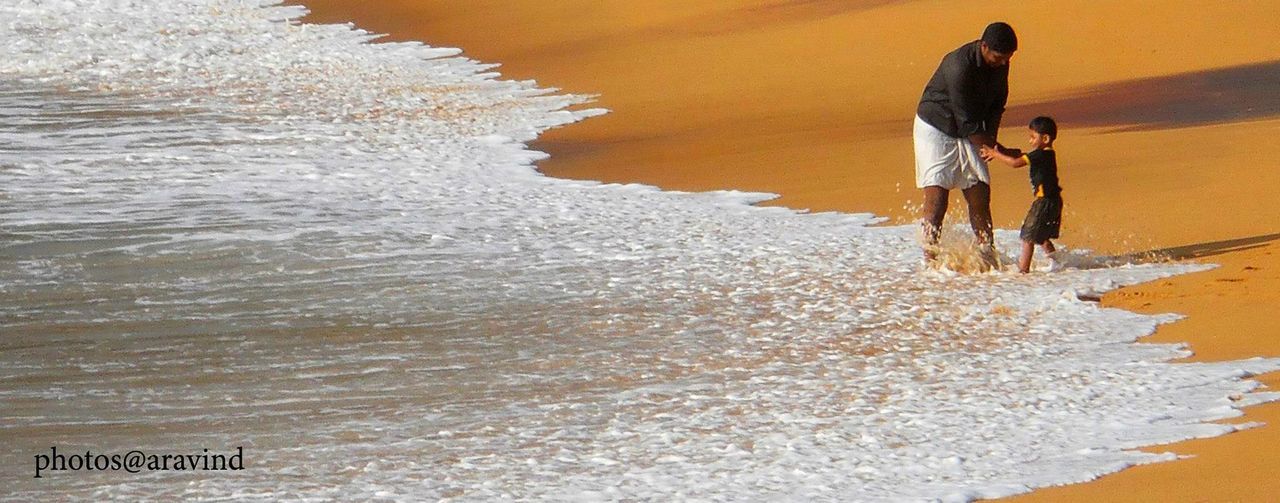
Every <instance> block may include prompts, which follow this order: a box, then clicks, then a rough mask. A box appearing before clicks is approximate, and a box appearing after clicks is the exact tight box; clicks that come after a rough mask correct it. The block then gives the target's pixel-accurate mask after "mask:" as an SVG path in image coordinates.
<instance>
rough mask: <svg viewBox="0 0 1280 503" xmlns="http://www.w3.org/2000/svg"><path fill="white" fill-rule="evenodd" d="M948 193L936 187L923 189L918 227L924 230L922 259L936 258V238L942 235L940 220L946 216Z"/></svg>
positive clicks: (931, 186)
mask: <svg viewBox="0 0 1280 503" xmlns="http://www.w3.org/2000/svg"><path fill="white" fill-rule="evenodd" d="M949 195H950V192H949V191H948V190H947V189H944V188H942V187H939V186H937V185H930V186H928V187H925V188H924V208H923V209H922V211H921V212H920V213H921V215H920V220H921V223H920V225H921V226H922V227H923V228H924V229H923V230H924V258H925V260H930V261H932V260H934V259H936V258H938V251H937V248H938V238H939V236H941V235H942V220H943V218H945V217H946V216H947V198H948V197H949Z"/></svg>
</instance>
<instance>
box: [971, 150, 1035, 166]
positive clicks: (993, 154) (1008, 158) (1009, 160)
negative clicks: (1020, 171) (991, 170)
mask: <svg viewBox="0 0 1280 503" xmlns="http://www.w3.org/2000/svg"><path fill="white" fill-rule="evenodd" d="M980 151H981V153H982V157H983V158H984V159H986V160H987V161H988V162H990V161H992V160H995V159H999V160H1000V162H1003V163H1005V164H1008V165H1009V166H1012V167H1015V168H1021V167H1023V166H1026V165H1027V158H1026V157H1025V156H1023V155H1022V151H1021V150H1017V149H1004V148H1002V147H1001V146H1000V145H996V148H991V147H985V146H984V147H982V148H981V149H980ZM1011 153H1013V154H1018V156H1017V157H1014V156H1012V155H1009V154H1011Z"/></svg>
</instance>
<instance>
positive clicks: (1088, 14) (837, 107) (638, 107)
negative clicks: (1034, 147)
mask: <svg viewBox="0 0 1280 503" xmlns="http://www.w3.org/2000/svg"><path fill="white" fill-rule="evenodd" d="M302 3H305V4H306V5H307V6H308V7H310V8H311V9H312V11H313V14H312V16H311V17H310V18H309V19H308V21H310V22H354V23H356V24H357V25H358V26H360V27H362V28H364V29H367V30H369V31H373V32H378V33H389V34H390V37H388V39H387V40H421V41H425V42H427V43H429V44H431V45H435V46H452V47H461V48H463V49H465V51H466V55H467V56H469V57H471V58H474V59H478V60H481V61H486V62H500V63H502V65H503V66H502V67H501V68H500V69H499V71H501V72H502V73H503V74H504V75H505V76H506V77H507V78H514V79H521V80H524V79H532V80H536V81H538V83H539V84H541V85H543V86H552V87H558V88H561V89H563V90H565V91H566V92H573V93H583V94H598V95H599V100H598V102H597V103H596V106H601V107H604V108H608V109H610V110H611V111H612V112H611V113H610V114H609V115H606V116H604V117H599V118H594V119H591V120H589V121H587V122H585V123H583V124H577V125H573V126H570V127H566V128H562V129H558V130H554V131H551V132H549V133H547V134H545V135H544V136H543V137H542V138H541V139H540V140H539V141H538V142H537V143H535V145H534V146H535V148H538V149H540V150H544V151H546V152H548V153H550V154H551V155H552V157H551V159H549V160H547V161H544V162H543V163H541V164H540V165H539V168H540V169H541V170H543V171H544V172H545V173H547V174H549V175H552V176H558V177H566V178H582V179H593V180H603V181H609V182H639V183H647V184H653V185H657V186H660V187H663V188H666V189H675V190H708V189H725V188H733V189H740V190H750V191H763V192H773V193H778V194H781V195H782V197H781V198H780V199H778V200H775V201H772V202H770V203H769V204H777V205H784V206H789V207H794V208H809V209H812V210H815V211H818V210H839V211H847V212H873V213H876V214H880V215H888V216H890V217H891V218H892V219H893V220H894V221H895V222H908V221H912V220H913V219H914V218H915V214H914V213H915V210H914V208H915V206H916V205H917V204H919V202H920V199H921V198H920V195H919V193H918V191H917V190H916V189H915V188H914V185H913V179H912V176H913V172H912V149H911V119H912V115H913V113H914V109H915V105H916V100H917V99H918V98H919V95H920V91H921V89H922V88H923V86H924V83H925V81H926V80H928V78H929V76H930V75H931V74H932V72H933V70H934V69H935V68H936V66H937V63H938V61H939V59H940V58H941V57H942V55H943V54H945V53H946V52H948V51H950V50H951V49H954V48H955V47H957V46H959V45H960V44H962V43H964V42H966V41H969V40H972V39H974V38H976V37H977V36H978V35H979V34H980V32H981V30H982V27H983V26H985V25H986V24H987V23H988V22H990V21H995V20H1003V21H1007V22H1009V23H1010V24H1012V25H1013V26H1014V27H1015V28H1016V29H1017V30H1018V33H1019V38H1020V40H1021V49H1020V50H1019V52H1018V53H1017V55H1016V56H1015V57H1014V60H1013V67H1012V71H1011V85H1010V87H1011V95H1010V107H1009V111H1008V112H1007V113H1006V116H1005V128H1004V129H1003V131H1002V136H1001V138H1002V141H1003V142H1005V143H1006V144H1009V145H1010V146H1020V143H1021V142H1022V141H1023V138H1024V134H1023V131H1025V129H1024V128H1023V127H1022V125H1024V124H1026V122H1027V121H1028V120H1029V119H1030V118H1031V117H1033V116H1035V115H1041V114H1048V115H1053V116H1055V117H1057V118H1058V119H1059V123H1060V127H1061V130H1062V131H1061V138H1060V139H1059V141H1058V142H1057V149H1058V151H1059V159H1060V161H1059V162H1060V165H1061V171H1062V172H1061V176H1062V184H1063V186H1064V187H1065V192H1064V198H1065V200H1066V214H1065V219H1064V220H1065V223H1064V228H1063V239H1062V240H1061V243H1062V244H1065V245H1066V246H1068V247H1072V248H1090V249H1094V250H1096V251H1098V252H1102V253H1110V254H1144V252H1150V251H1157V252H1159V253H1160V254H1162V255H1167V256H1170V257H1173V258H1177V259H1201V260H1204V261H1208V262H1213V263H1217V264H1221V267H1219V268H1217V269H1214V270H1212V271H1208V272H1204V273H1199V274H1192V275H1186V276H1181V277H1177V278H1172V279H1169V280H1164V281H1159V282H1155V283H1151V284H1147V285H1142V286H1138V287H1133V288H1125V289H1122V290H1120V291H1117V292H1113V293H1110V294H1108V295H1106V296H1105V297H1104V298H1103V299H1102V302H1103V304H1105V305H1109V306H1116V307H1121V308H1125V309H1131V310H1135V311H1139V312H1145V313H1161V312H1178V313H1182V314H1185V315H1187V318H1186V319H1185V320H1183V321H1181V322H1178V323H1175V324H1172V325H1166V326H1165V327H1163V328H1161V329H1160V330H1159V331H1158V332H1157V333H1156V334H1155V335H1154V336H1152V337H1151V338H1150V340H1152V341H1159V342H1186V343H1188V344H1190V346H1191V348H1192V350H1194V351H1195V352H1196V356H1195V357H1194V358H1193V359H1194V360H1205V361H1209V360H1222V359H1237V358H1246V357H1251V356H1272V357H1274V356H1280V322H1277V318H1278V316H1277V313H1276V312H1275V311H1276V310H1277V307H1280V244H1277V240H1278V239H1280V210H1277V206H1276V204H1275V202H1274V201H1275V200H1276V195H1277V193H1280V168H1278V166H1277V165H1278V164H1280V157H1277V156H1276V155H1275V154H1274V153H1273V152H1271V151H1270V147H1271V145H1273V144H1274V143H1275V140H1274V138H1275V137H1276V134H1277V133H1280V92H1276V88H1277V87H1278V86H1280V50H1277V49H1276V48H1275V47H1276V46H1275V44H1274V43H1271V42H1270V41H1273V40H1277V39H1280V23H1276V22H1275V20H1276V19H1280V2H1267V1H1255V2H1229V3H1228V2H1222V3H1215V4H1213V5H1211V6H1209V5H1206V4H1204V3H1203V2H1196V1H1189V0H1176V1H1166V2H1159V3H1156V2H1054V3H1052V4H1050V3H1047V2H1013V1H988V2H983V3H982V6H981V8H980V9H979V8H974V6H975V5H976V4H973V3H969V2H958V1H957V2H938V1H875V0H817V1H813V0H810V1H794V0H790V1H788V0H768V1H765V0H759V1H745V0H743V1H728V0H725V1H697V0H549V1H540V0H465V1H456V0H455V1H452V2H447V1H442V0H383V1H380V2H377V3H376V5H370V4H371V2H351V1H344V0H305V1H303V2H302ZM992 171H993V173H992V176H993V182H992V192H993V203H992V209H993V212H994V215H995V222H996V225H997V226H998V227H1001V228H1016V227H1017V225H1018V224H1019V223H1020V221H1021V217H1022V215H1023V214H1024V212H1025V211H1026V205H1027V204H1028V201H1029V198H1030V196H1029V194H1028V192H1029V188H1028V183H1027V178H1026V173H1025V172H1024V171H1017V170H1013V169H1009V168H1005V167H1003V166H993V168H992ZM959 206H963V204H962V203H961V202H960V201H959V198H958V195H957V196H954V197H953V201H952V207H953V208H956V207H959ZM952 213H956V212H954V211H953V212H952ZM952 220H954V217H952ZM1261 380H1262V381H1263V382H1264V383H1268V384H1270V385H1272V387H1276V385H1280V376H1276V375H1275V374H1272V375H1269V376H1263V378H1262V379H1261ZM1242 420H1245V421H1264V422H1267V423H1269V424H1272V425H1275V424H1280V404H1272V405H1265V406H1260V407H1255V408H1252V409H1250V410H1249V411H1248V415H1247V416H1246V417H1245V418H1243V419H1242ZM1278 445H1280V427H1277V426H1270V427H1266V428H1259V429H1254V430H1249V431H1245V432H1240V433H1236V434H1232V435H1228V436H1225V437H1220V438H1216V439H1208V440H1198V441H1190V442H1182V443H1178V444H1174V445H1170V446H1161V447H1156V448H1152V449H1150V450H1152V451H1173V452H1178V453H1181V454H1189V455H1194V456H1195V457H1194V458H1192V459H1187V460H1182V461H1178V462H1173V463H1161V464H1157V465H1147V466H1141V467H1136V468H1132V469H1129V470H1125V471H1123V472H1120V473H1118V474H1115V475H1109V476H1106V477H1104V478H1102V479H1100V480H1098V481H1095V482H1092V483H1088V484H1079V485H1074V486H1069V487H1064V488H1049V489H1043V490H1039V491H1036V492H1035V493H1032V494H1030V495H1027V496H1025V497H1023V499H1027V500H1048V501H1079V500H1084V499H1086V498H1087V499H1093V500H1102V501H1162V502H1163V501H1267V500H1269V499H1271V498H1274V497H1275V495H1276V494H1280V452H1277V451H1276V449H1275V446H1278Z"/></svg>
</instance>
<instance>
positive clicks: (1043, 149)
mask: <svg viewBox="0 0 1280 503" xmlns="http://www.w3.org/2000/svg"><path fill="white" fill-rule="evenodd" d="M1027 129H1028V130H1029V133H1030V136H1031V137H1030V139H1029V140H1028V141H1027V143H1028V144H1030V145H1031V149H1032V150H1031V151H1030V152H1027V153H1026V155H1023V156H1022V157H1013V156H1010V155H1006V154H1005V153H1002V152H1001V151H1000V150H999V149H994V148H988V147H983V148H982V157H983V158H985V159H987V160H988V161H991V160H993V159H999V160H1001V161H1002V162H1004V163H1005V164H1008V165H1010V166H1013V167H1015V168H1021V167H1023V166H1027V165H1030V166H1031V169H1030V171H1031V187H1032V193H1033V194H1035V197H1036V199H1035V201H1033V202H1032V203H1031V209H1030V210H1029V211H1027V218H1026V219H1025V220H1023V222H1022V232H1021V233H1020V234H1019V237H1021V238H1022V256H1021V257H1019V258H1018V272H1021V273H1024V274H1025V273H1027V272H1030V271H1031V255H1032V254H1034V253H1035V245H1040V247H1041V248H1044V252H1045V253H1046V254H1052V253H1053V252H1054V251H1055V250H1054V247H1053V241H1050V239H1055V238H1057V237H1058V231H1059V230H1060V228H1061V226H1062V187H1061V186H1059V185H1058V159H1057V154H1055V153H1054V151H1053V141H1054V140H1056V139H1057V138H1058V124H1057V123H1055V122H1053V119H1051V118H1049V117H1036V118H1034V119H1031V124H1029V125H1028V126H1027ZM1050 256H1052V255H1050Z"/></svg>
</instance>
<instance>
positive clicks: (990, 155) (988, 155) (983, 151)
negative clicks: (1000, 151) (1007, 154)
mask: <svg viewBox="0 0 1280 503" xmlns="http://www.w3.org/2000/svg"><path fill="white" fill-rule="evenodd" d="M978 154H980V155H982V159H983V160H985V161H987V162H991V161H994V160H995V159H996V149H993V148H991V147H988V146H986V145H983V146H981V147H978Z"/></svg>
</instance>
